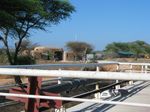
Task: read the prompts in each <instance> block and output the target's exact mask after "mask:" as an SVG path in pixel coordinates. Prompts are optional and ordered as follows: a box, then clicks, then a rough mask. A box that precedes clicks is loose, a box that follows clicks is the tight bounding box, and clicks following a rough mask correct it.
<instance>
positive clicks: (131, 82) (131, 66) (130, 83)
mask: <svg viewBox="0 0 150 112" xmlns="http://www.w3.org/2000/svg"><path fill="white" fill-rule="evenodd" d="M132 72H133V65H132V64H130V73H132ZM132 84H133V81H129V85H132Z"/></svg>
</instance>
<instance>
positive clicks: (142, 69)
mask: <svg viewBox="0 0 150 112" xmlns="http://www.w3.org/2000/svg"><path fill="white" fill-rule="evenodd" d="M141 72H142V73H143V72H144V66H143V65H142V68H141Z"/></svg>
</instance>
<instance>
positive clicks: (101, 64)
mask: <svg viewBox="0 0 150 112" xmlns="http://www.w3.org/2000/svg"><path fill="white" fill-rule="evenodd" d="M114 64H118V63H90V64H84V63H83V64H37V65H5V66H0V68H26V69H31V68H32V69H35V68H36V69H48V68H66V67H97V66H103V65H114Z"/></svg>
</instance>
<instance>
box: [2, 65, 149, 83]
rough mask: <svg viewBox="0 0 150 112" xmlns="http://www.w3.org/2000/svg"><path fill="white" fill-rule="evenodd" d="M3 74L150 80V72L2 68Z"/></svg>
mask: <svg viewBox="0 0 150 112" xmlns="http://www.w3.org/2000/svg"><path fill="white" fill-rule="evenodd" d="M0 74H1V75H11V76H13V75H19V76H42V77H44V76H50V77H66V78H87V79H105V80H143V81H149V80H150V73H123V72H95V71H72V70H62V71H58V70H35V69H10V68H0Z"/></svg>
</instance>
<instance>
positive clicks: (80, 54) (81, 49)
mask: <svg viewBox="0 0 150 112" xmlns="http://www.w3.org/2000/svg"><path fill="white" fill-rule="evenodd" d="M66 47H67V49H68V50H70V51H72V52H73V53H74V54H75V60H77V59H85V57H86V54H87V53H90V52H91V51H92V50H93V46H92V45H90V44H88V43H86V42H68V43H67V44H66Z"/></svg>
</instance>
